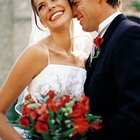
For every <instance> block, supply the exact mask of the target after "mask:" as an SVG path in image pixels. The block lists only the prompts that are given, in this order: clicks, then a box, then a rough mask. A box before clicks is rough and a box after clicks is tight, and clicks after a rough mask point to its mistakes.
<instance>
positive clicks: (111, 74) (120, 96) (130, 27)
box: [70, 0, 140, 140]
mask: <svg viewBox="0 0 140 140" xmlns="http://www.w3.org/2000/svg"><path fill="white" fill-rule="evenodd" d="M70 3H71V6H72V9H73V13H74V16H75V17H77V19H78V20H79V21H80V24H81V25H82V28H83V30H84V31H87V32H91V31H95V30H96V31H97V32H98V33H99V36H100V40H98V39H96V42H95V44H96V43H97V44H96V46H98V50H97V51H98V52H99V55H98V56H97V55H96V57H93V59H92V58H91V57H92V55H90V57H89V59H88V61H87V64H86V68H87V79H86V83H85V93H86V95H87V96H89V98H90V105H91V110H92V113H94V114H98V115H101V116H102V119H103V128H102V129H101V130H100V131H99V132H97V133H94V132H93V133H91V134H89V135H90V136H89V138H88V140H90V139H91V140H127V139H134V140H139V139H140V26H139V25H138V24H136V23H134V22H131V21H130V20H128V19H127V18H126V17H125V16H124V15H123V14H122V13H121V12H120V11H119V7H120V4H121V2H120V0H70ZM97 51H96V53H95V54H97Z"/></svg>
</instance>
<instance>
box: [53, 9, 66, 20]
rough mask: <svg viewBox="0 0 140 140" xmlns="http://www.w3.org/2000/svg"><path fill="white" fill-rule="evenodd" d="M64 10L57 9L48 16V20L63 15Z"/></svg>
mask: <svg viewBox="0 0 140 140" xmlns="http://www.w3.org/2000/svg"><path fill="white" fill-rule="evenodd" d="M63 13H64V11H57V12H55V13H53V14H52V15H51V16H50V21H55V20H57V19H58V18H59V17H61V16H62V15H63Z"/></svg>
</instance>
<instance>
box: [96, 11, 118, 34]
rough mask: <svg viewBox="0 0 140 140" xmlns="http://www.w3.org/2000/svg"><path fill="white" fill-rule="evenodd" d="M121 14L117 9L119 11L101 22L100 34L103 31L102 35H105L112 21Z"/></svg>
mask: <svg viewBox="0 0 140 140" xmlns="http://www.w3.org/2000/svg"><path fill="white" fill-rule="evenodd" d="M120 14H121V12H120V11H117V12H115V13H113V14H112V15H111V16H109V17H108V18H106V19H105V20H104V21H103V22H101V24H100V25H99V30H98V33H99V34H100V33H101V36H103V34H104V33H105V31H106V30H107V28H108V26H109V25H110V23H111V22H112V21H113V20H114V18H115V17H117V16H118V15H120Z"/></svg>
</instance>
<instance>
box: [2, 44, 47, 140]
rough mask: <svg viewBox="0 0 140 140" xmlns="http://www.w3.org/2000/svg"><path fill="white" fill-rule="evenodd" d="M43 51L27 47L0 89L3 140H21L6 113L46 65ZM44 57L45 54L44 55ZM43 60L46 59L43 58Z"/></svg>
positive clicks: (38, 48)
mask: <svg viewBox="0 0 140 140" xmlns="http://www.w3.org/2000/svg"><path fill="white" fill-rule="evenodd" d="M43 54H44V50H43V51H42V49H40V47H36V46H34V47H29V48H27V49H26V50H25V51H24V52H23V53H22V55H21V56H20V57H19V59H18V60H17V62H16V63H15V64H14V66H13V67H12V69H11V71H10V73H9V74H8V76H7V79H6V80H5V82H4V84H3V86H2V88H1V89H0V137H1V138H3V139H4V140H21V139H22V138H21V136H20V135H19V134H18V133H17V132H16V130H15V129H14V128H13V127H12V126H11V125H10V124H9V123H8V120H7V118H6V115H5V114H6V112H7V111H8V110H9V108H10V107H11V105H12V104H13V103H14V102H15V100H16V99H17V98H18V96H19V95H20V93H21V92H22V91H23V89H24V88H25V87H26V86H27V85H28V84H29V83H30V82H31V80H32V79H33V78H34V77H35V76H36V75H38V74H39V73H40V71H41V70H42V69H43V68H44V67H45V66H46V65H47V63H46V62H47V61H46V59H45V63H44V55H43ZM45 55H46V53H45ZM45 58H47V57H46V56H45Z"/></svg>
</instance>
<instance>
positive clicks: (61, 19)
mask: <svg viewBox="0 0 140 140" xmlns="http://www.w3.org/2000/svg"><path fill="white" fill-rule="evenodd" d="M31 4H32V7H33V11H34V14H35V18H36V16H38V18H39V20H40V21H41V23H42V24H43V26H44V27H47V28H48V29H49V31H50V35H49V36H46V37H45V38H44V39H42V40H39V41H38V42H36V43H34V44H32V45H30V47H27V48H26V49H25V50H24V51H23V53H22V54H21V55H20V57H19V58H18V59H17V61H16V62H15V64H14V65H13V67H12V69H11V71H10V72H9V74H8V77H7V78H6V80H5V82H4V84H3V86H2V88H1V90H0V116H1V117H0V137H2V138H3V139H5V140H11V139H16V140H20V139H22V138H21V136H20V135H19V134H18V133H17V132H16V131H15V130H14V128H13V127H12V126H11V125H10V124H9V123H7V119H6V116H5V113H6V112H7V110H8V109H9V107H10V106H11V105H12V103H13V102H14V101H15V100H16V99H17V98H18V96H19V95H20V93H21V92H22V91H23V90H24V89H25V87H26V93H25V95H24V97H26V96H29V95H30V97H31V98H32V99H33V100H34V101H35V102H39V103H41V102H42V95H46V93H47V91H49V90H54V91H55V92H56V93H63V92H65V93H67V94H68V95H69V96H70V97H71V98H73V96H78V97H80V96H82V95H84V82H85V78H86V70H85V61H86V59H87V56H85V55H83V54H81V52H80V51H79V50H80V49H79V50H78V51H77V50H76V51H75V47H76V45H77V43H75V42H74V29H73V25H74V24H73V19H72V10H71V8H70V5H69V3H68V1H66V0H55V1H52V0H31ZM36 23H37V21H36ZM37 25H38V24H37ZM79 46H80V45H79ZM87 47H88V46H87ZM19 78H20V81H19ZM23 102H26V100H25V98H23ZM3 126H4V127H3ZM7 131H8V132H9V133H8V134H7Z"/></svg>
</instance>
